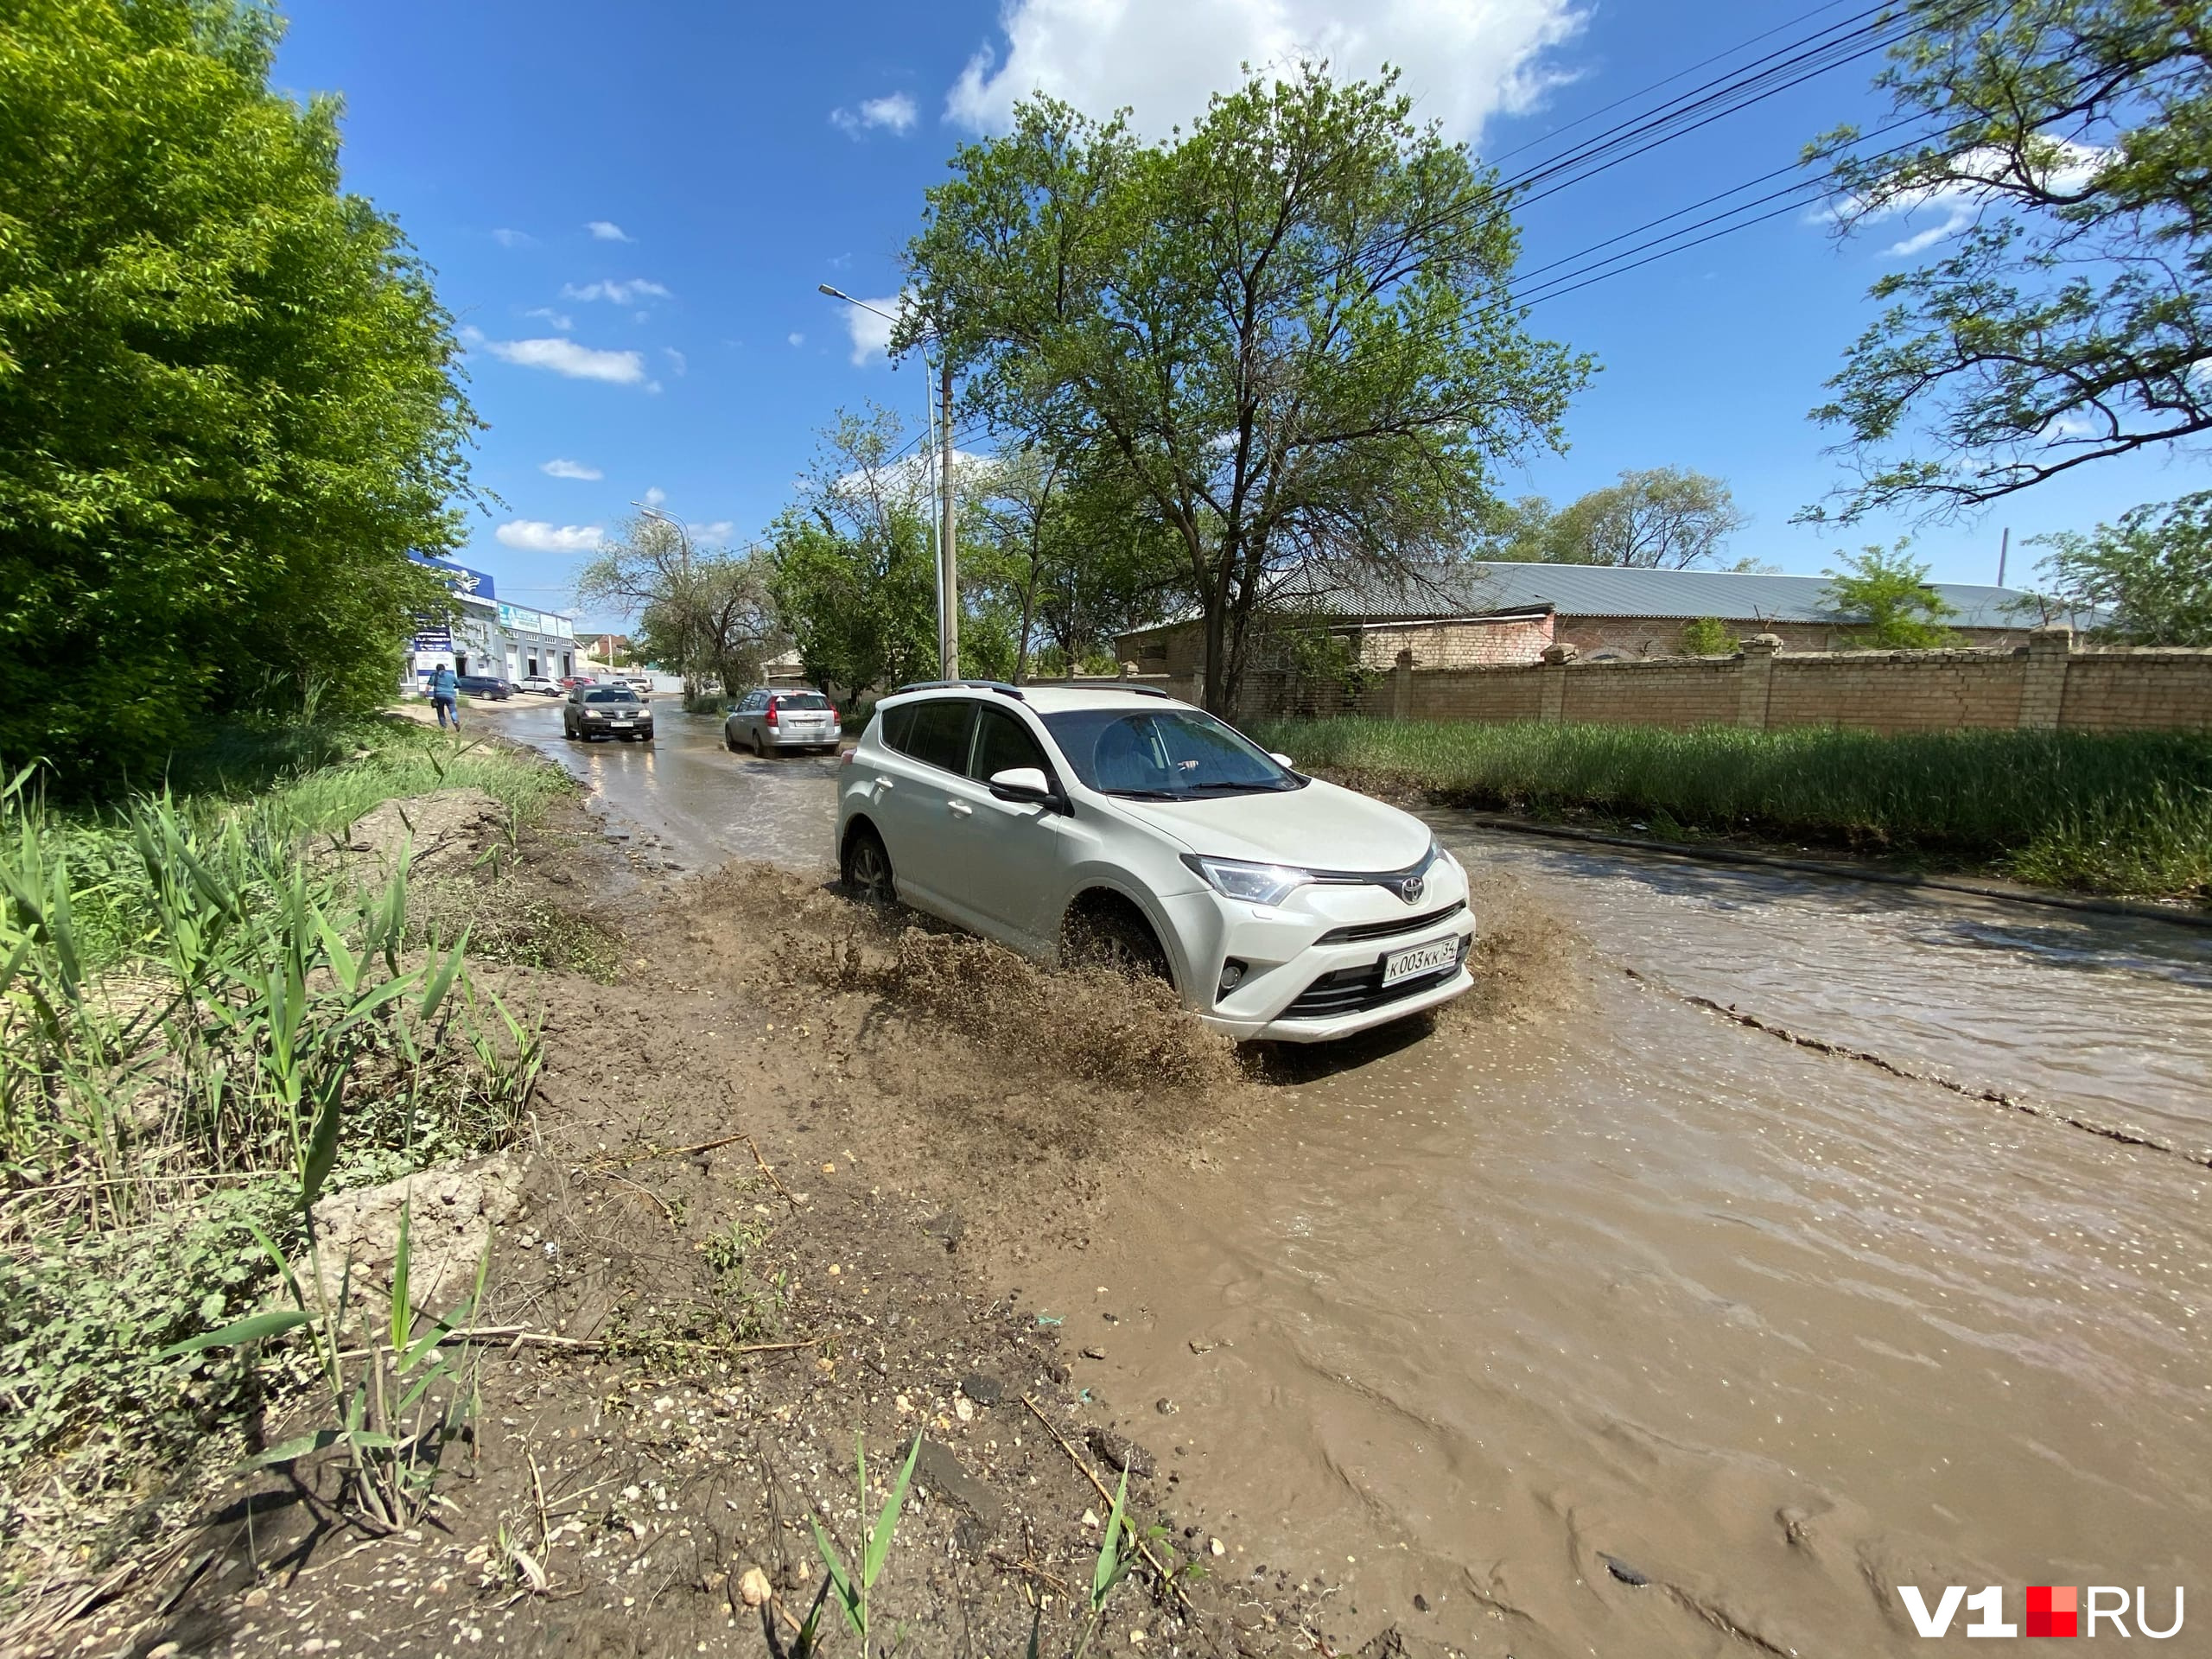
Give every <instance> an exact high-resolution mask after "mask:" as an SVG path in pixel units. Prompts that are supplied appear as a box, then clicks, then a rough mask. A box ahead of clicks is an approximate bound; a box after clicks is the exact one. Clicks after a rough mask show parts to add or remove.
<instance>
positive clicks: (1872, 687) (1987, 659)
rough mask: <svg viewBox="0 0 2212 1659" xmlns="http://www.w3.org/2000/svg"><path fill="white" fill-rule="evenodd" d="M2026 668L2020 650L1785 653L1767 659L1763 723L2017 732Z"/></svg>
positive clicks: (2025, 657)
mask: <svg viewBox="0 0 2212 1659" xmlns="http://www.w3.org/2000/svg"><path fill="white" fill-rule="evenodd" d="M1728 660H1729V661H1731V662H1735V661H1738V660H1739V659H1738V658H1729V659H1728ZM2027 663H2028V653H2027V652H2026V650H2025V648H2022V649H2021V650H2019V651H1971V650H1969V651H1843V652H1828V653H1825V654H1821V655H1817V656H1815V655H1804V656H1796V655H1791V654H1789V653H1787V652H1785V653H1783V654H1782V655H1779V656H1777V657H1776V658H1775V659H1774V669H1773V675H1774V677H1773V683H1772V684H1771V685H1770V688H1769V690H1768V693H1767V703H1766V724H1767V725H1769V726H1770V727H1776V726H1852V727H1856V728H1860V729H1862V730H1865V731H1871V732H1945V731H1951V730H1954V729H1955V728H1959V727H1962V726H1994V727H2009V726H2018V724H2020V693H2021V690H2022V688H2023V686H2024V683H2025V681H2026V677H2027Z"/></svg>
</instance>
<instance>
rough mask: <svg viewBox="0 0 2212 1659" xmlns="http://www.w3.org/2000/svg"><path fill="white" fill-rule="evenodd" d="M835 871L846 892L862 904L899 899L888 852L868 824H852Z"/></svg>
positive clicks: (880, 903) (883, 903)
mask: <svg viewBox="0 0 2212 1659" xmlns="http://www.w3.org/2000/svg"><path fill="white" fill-rule="evenodd" d="M837 873H838V874H840V875H841V876H842V877H843V878H844V882H845V891H846V892H848V893H851V894H852V895H853V897H854V898H855V899H859V900H860V901H861V903H862V904H864V905H888V904H893V903H896V902H897V900H898V897H899V889H898V885H897V883H896V882H895V881H894V880H893V878H892V874H891V854H890V851H889V849H887V848H886V847H885V846H884V844H883V837H882V836H879V835H877V834H876V833H875V829H874V826H873V825H871V824H866V823H862V824H858V825H855V827H854V829H853V832H852V834H850V835H849V836H846V837H845V851H844V856H843V857H842V858H841V859H840V860H839V861H838V872H837Z"/></svg>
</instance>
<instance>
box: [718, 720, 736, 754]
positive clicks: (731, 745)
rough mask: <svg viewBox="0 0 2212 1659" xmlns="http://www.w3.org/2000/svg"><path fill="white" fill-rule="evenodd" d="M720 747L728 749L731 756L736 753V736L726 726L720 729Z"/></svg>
mask: <svg viewBox="0 0 2212 1659" xmlns="http://www.w3.org/2000/svg"><path fill="white" fill-rule="evenodd" d="M722 747H724V748H726V749H728V751H729V752H730V753H732V754H735V753H737V752H738V749H737V734H736V733H735V732H733V731H732V730H730V728H728V727H727V726H725V727H723V728H722Z"/></svg>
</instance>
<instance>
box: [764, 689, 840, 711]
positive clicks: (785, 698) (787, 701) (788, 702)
mask: <svg viewBox="0 0 2212 1659" xmlns="http://www.w3.org/2000/svg"><path fill="white" fill-rule="evenodd" d="M776 706H777V707H778V708H779V709H827V708H828V707H829V698H827V697H825V696H823V695H822V694H821V693H820V692H819V691H786V692H785V693H783V694H782V695H781V696H779V697H778V698H777V699H776Z"/></svg>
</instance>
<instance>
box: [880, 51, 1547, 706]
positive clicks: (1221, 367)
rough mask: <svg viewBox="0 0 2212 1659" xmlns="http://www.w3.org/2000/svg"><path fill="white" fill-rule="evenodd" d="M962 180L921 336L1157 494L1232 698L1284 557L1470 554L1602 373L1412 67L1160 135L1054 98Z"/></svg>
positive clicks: (1245, 94) (926, 245) (1307, 72)
mask: <svg viewBox="0 0 2212 1659" xmlns="http://www.w3.org/2000/svg"><path fill="white" fill-rule="evenodd" d="M952 166H953V175H954V176H953V177H952V178H951V179H950V180H949V181H946V182H945V183H944V184H942V185H939V186H938V187H937V188H935V189H933V190H932V191H931V193H930V199H929V207H928V213H927V217H926V219H925V225H924V228H923V230H922V232H921V233H920V234H919V235H918V236H917V237H916V238H914V240H913V241H912V243H911V244H910V245H909V247H908V251H907V263H908V266H909V274H910V277H911V280H912V285H913V290H914V294H915V303H914V304H913V306H912V308H910V310H909V312H908V314H907V315H906V320H905V321H903V322H902V324H901V325H900V327H899V329H898V330H897V332H896V333H895V334H894V336H893V345H894V346H896V347H901V348H903V347H905V346H911V345H912V344H913V343H915V341H916V340H918V339H919V337H920V335H921V334H922V333H923V331H924V330H925V329H927V328H932V327H933V328H934V329H936V330H937V332H938V334H939V335H940V337H941V338H943V339H944V341H945V342H946V346H947V347H948V349H949V350H950V352H951V353H952V356H953V359H954V360H955V361H956V362H957V363H958V364H960V365H963V367H964V368H965V369H966V370H967V371H968V372H969V378H968V380H967V385H966V398H967V402H968V404H969V407H970V408H971V410H976V411H978V412H980V413H982V415H984V416H987V417H988V418H989V419H990V420H991V421H992V422H993V423H994V424H995V426H996V427H997V428H998V429H1001V430H1002V431H1010V432H1014V433H1019V434H1022V435H1025V437H1026V438H1027V439H1028V440H1029V441H1030V442H1033V443H1034V444H1035V445H1036V447H1038V448H1042V449H1045V450H1046V451H1047V452H1049V453H1052V454H1061V455H1071V456H1083V457H1086V458H1090V457H1096V458H1097V460H1098V461H1099V462H1100V464H1102V465H1103V464H1110V465H1111V466H1112V467H1114V468H1115V469H1116V470H1117V471H1119V472H1120V473H1122V474H1123V475H1124V476H1125V477H1126V478H1127V480H1128V482H1129V484H1130V485H1131V486H1132V488H1133V489H1134V491H1135V493H1138V494H1139V495H1141V498H1142V499H1145V500H1146V501H1147V502H1148V503H1149V504H1150V508H1151V511H1152V512H1153V513H1154V515H1155V516H1156V518H1157V519H1158V521H1159V522H1160V524H1163V525H1164V526H1166V529H1167V530H1168V531H1170V532H1171V533H1172V534H1173V536H1174V537H1175V539H1176V542H1177V543H1178V544H1179V549H1180V552H1181V562H1182V563H1183V565H1184V567H1185V570H1186V571H1187V580H1188V583H1189V587H1190V589H1191V591H1192V594H1193V595H1194V596H1195V598H1196V600H1197V602H1198V608H1199V611H1200V613H1201V614H1202V615H1203V617H1204V620H1205V636H1206V690H1205V696H1206V700H1207V702H1208V703H1209V705H1210V706H1211V707H1214V708H1216V709H1228V708H1233V707H1234V705H1235V702H1236V694H1237V690H1238V686H1239V682H1240V680H1241V678H1242V676H1243V671H1244V665H1245V655H1246V644H1247V635H1248V632H1249V624H1250V623H1251V621H1252V619H1253V617H1254V614H1255V612H1256V611H1257V610H1258V609H1259V608H1260V607H1261V606H1262V603H1263V601H1265V599H1266V597H1267V595H1268V592H1269V589H1270V588H1271V587H1272V586H1274V582H1275V581H1276V579H1277V578H1278V577H1279V576H1280V575H1281V571H1282V570H1283V569H1284V568H1285V567H1287V566H1289V565H1293V564H1296V563H1301V562H1303V563H1337V562H1344V563H1352V564H1364V565H1376V564H1382V565H1400V564H1402V563H1406V562H1408V561H1411V560H1414V559H1420V558H1427V557H1433V556H1435V555H1437V554H1438V553H1439V552H1440V551H1444V550H1458V549H1459V548H1460V547H1462V546H1463V545H1464V543H1465V540H1466V538H1467V537H1468V535H1469V534H1470V532H1471V531H1472V530H1473V529H1474V528H1476V526H1477V521H1478V518H1479V516H1480V513H1481V512H1482V510H1483V509H1484V507H1485V506H1486V505H1488V504H1489V501H1490V499H1491V498H1490V493H1489V491H1488V489H1487V487H1486V482H1487V474H1488V471H1489V469H1490V467H1491V466H1492V465H1493V464H1495V463H1496V462H1497V461H1500V460H1503V459H1506V458H1511V457H1517V456H1520V455H1522V454H1525V453H1527V452H1528V451H1529V450H1530V449H1531V448H1534V447H1535V446H1538V445H1544V444H1548V445H1552V446H1554V447H1556V446H1558V445H1559V444H1560V442H1561V441H1562V439H1561V430H1560V422H1561V419H1562V417H1563V416H1564V413H1565V410H1566V406H1567V399H1568V397H1570V396H1571V395H1572V393H1573V391H1575V389H1576V388H1577V387H1579V386H1580V385H1581V384H1582V382H1583V380H1584V379H1585V378H1586V375H1587V374H1588V372H1589V369H1590V365H1589V362H1588V360H1587V359H1584V358H1581V357H1578V356H1576V355H1574V354H1573V353H1569V352H1567V351H1566V350H1565V349H1564V348H1562V347H1560V346H1556V345H1553V344H1550V343H1548V342H1545V341H1542V340H1536V339H1535V338H1533V337H1532V336H1531V335H1529V333H1528V332H1527V331H1526V329H1525V328H1524V327H1522V312H1521V311H1519V310H1518V309H1516V308H1515V306H1514V305H1513V302H1512V299H1511V296H1510V291H1509V289H1508V286H1507V283H1508V279H1509V277H1510V273H1511V270H1512V266H1513V260H1514V256H1515V251H1516V244H1517V238H1516V232H1515V229H1514V226H1513V223H1512V220H1511V218H1510V215H1509V213H1508V212H1507V207H1506V201H1505V199H1504V198H1503V196H1502V195H1501V194H1499V193H1498V191H1497V186H1496V180H1495V176H1494V175H1492V174H1491V173H1489V172H1487V171H1484V170H1480V169H1478V168H1477V167H1476V166H1475V165H1474V163H1473V162H1471V160H1470V159H1469V157H1468V155H1467V153H1466V151H1465V149H1464V148H1462V147H1459V146H1457V145H1452V144H1447V143H1445V142H1444V141H1443V140H1442V139H1441V138H1440V137H1439V136H1438V134H1437V133H1436V131H1435V130H1434V129H1433V127H1430V128H1421V127H1418V126H1416V125H1415V124H1414V120H1413V116H1412V104H1411V101H1410V100H1409V99H1406V98H1404V97H1402V96H1401V95H1399V94H1398V93H1397V92H1396V91H1395V87H1394V85H1393V83H1392V82H1391V81H1390V80H1389V79H1386V80H1385V81H1383V83H1382V84H1380V85H1370V84H1363V83H1351V84H1346V85H1343V86H1339V85H1337V84H1336V83H1334V82H1332V80H1330V79H1329V78H1328V76H1327V74H1326V73H1325V70H1323V69H1321V68H1318V67H1307V68H1306V69H1304V70H1303V71H1301V72H1300V73H1298V74H1296V75H1295V76H1294V77H1292V78H1291V79H1287V80H1286V81H1282V82H1280V83H1278V82H1275V81H1274V80H1273V79H1271V78H1270V77H1268V76H1266V75H1260V76H1255V78H1253V79H1251V80H1250V81H1249V82H1248V83H1247V84H1246V85H1245V86H1243V87H1242V88H1241V89H1239V90H1238V91H1236V92H1232V93H1230V94H1227V95H1225V96H1218V97H1217V98H1215V99H1213V100H1212V102H1211V105H1209V106H1208V108H1207V110H1206V112H1205V115H1204V116H1203V117H1201V118H1199V120H1198V123H1197V124H1195V126H1193V127H1192V130H1190V131H1189V132H1188V133H1187V134H1186V135H1184V136H1181V137H1179V138H1177V139H1176V140H1174V141H1173V142H1170V143H1165V144H1161V145H1158V146H1146V145H1143V144H1141V143H1138V142H1137V140H1136V139H1135V138H1134V137H1132V136H1131V135H1130V133H1129V131H1128V128H1127V126H1126V124H1125V123H1124V122H1123V121H1122V119H1121V118H1118V117H1117V118H1114V119H1111V120H1107V121H1103V122H1102V121H1097V120H1094V119H1091V118H1088V117H1086V116H1084V115H1083V114H1080V113H1078V112H1077V111H1075V110H1073V109H1071V108H1070V107H1069V106H1067V105H1065V104H1062V103H1059V102H1057V101H1055V100H1053V99H1049V98H1043V97H1039V98H1037V99H1032V100H1030V101H1028V102H1027V103H1025V104H1023V105H1020V106H1019V107H1018V109H1017V110H1016V111H1015V117H1014V130H1012V131H1011V132H1010V133H1008V134H1007V136H1005V137H1000V138H992V139H988V140H986V141H984V142H982V143H977V144H972V145H969V146H968V147H966V148H964V149H962V150H961V151H960V152H959V154H958V155H957V156H955V157H954V159H953V163H952Z"/></svg>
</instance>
